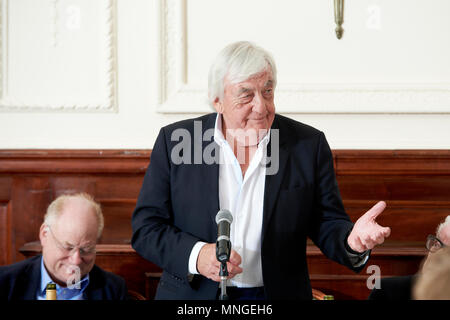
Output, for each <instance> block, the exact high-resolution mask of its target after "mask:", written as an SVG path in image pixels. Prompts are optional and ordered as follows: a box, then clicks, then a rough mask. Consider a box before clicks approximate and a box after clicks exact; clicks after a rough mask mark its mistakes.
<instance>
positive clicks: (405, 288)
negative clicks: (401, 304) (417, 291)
mask: <svg viewBox="0 0 450 320" xmlns="http://www.w3.org/2000/svg"><path fill="white" fill-rule="evenodd" d="M414 281H415V276H401V277H390V278H382V279H381V282H380V289H376V288H374V289H373V290H372V292H371V293H370V295H369V300H383V301H392V300H411V290H412V286H413V283H414Z"/></svg>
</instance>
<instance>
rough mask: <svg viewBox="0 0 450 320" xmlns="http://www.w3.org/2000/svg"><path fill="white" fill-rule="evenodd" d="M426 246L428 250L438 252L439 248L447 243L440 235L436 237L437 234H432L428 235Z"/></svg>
mask: <svg viewBox="0 0 450 320" xmlns="http://www.w3.org/2000/svg"><path fill="white" fill-rule="evenodd" d="M425 246H426V247H427V250H428V251H430V252H436V251H438V250H439V249H441V248H443V247H445V246H446V245H445V244H444V243H443V242H442V241H441V240H439V238H438V237H435V236H433V235H431V234H430V235H429V236H428V237H427V242H426V244H425Z"/></svg>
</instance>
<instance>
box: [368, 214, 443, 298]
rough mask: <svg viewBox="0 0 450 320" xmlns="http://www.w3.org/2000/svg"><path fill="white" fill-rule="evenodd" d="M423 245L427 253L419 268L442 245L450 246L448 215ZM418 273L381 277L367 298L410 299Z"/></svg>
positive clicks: (422, 268)
mask: <svg viewBox="0 0 450 320" xmlns="http://www.w3.org/2000/svg"><path fill="white" fill-rule="evenodd" d="M425 246H426V248H427V250H428V255H427V256H426V257H425V259H424V260H423V262H422V267H421V270H420V271H419V273H420V272H422V270H424V266H425V265H426V264H427V261H428V260H429V259H430V257H432V255H433V254H434V253H435V252H437V251H439V250H440V249H441V248H443V247H449V246H450V216H447V217H446V218H445V220H444V222H442V223H441V224H439V226H438V227H437V229H436V236H434V235H429V236H428V237H427V241H426V243H425ZM417 277H418V274H415V275H410V276H401V277H390V278H383V279H381V283H380V288H374V289H373V290H372V292H371V293H370V295H369V300H411V299H412V288H413V286H414V283H415V281H416V279H417Z"/></svg>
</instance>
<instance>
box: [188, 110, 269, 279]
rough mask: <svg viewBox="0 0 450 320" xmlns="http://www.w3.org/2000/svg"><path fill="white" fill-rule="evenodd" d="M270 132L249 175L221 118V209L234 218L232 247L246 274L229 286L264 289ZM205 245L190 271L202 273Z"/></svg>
mask: <svg viewBox="0 0 450 320" xmlns="http://www.w3.org/2000/svg"><path fill="white" fill-rule="evenodd" d="M269 139H270V130H269V132H268V133H267V134H266V136H265V137H264V138H263V139H262V140H261V141H260V143H259V144H258V148H257V150H256V152H255V153H254V155H253V158H252V160H251V161H250V164H249V166H248V169H247V171H246V172H245V176H244V177H243V176H242V171H241V167H240V164H239V162H238V160H237V158H236V156H235V155H234V153H233V150H232V149H231V147H230V145H229V144H228V142H227V141H226V140H225V138H224V135H223V133H222V116H221V115H220V114H218V115H217V118H216V124H215V128H214V141H215V142H216V143H217V144H218V145H219V150H220V151H219V152H220V156H219V159H220V163H219V206H220V209H227V210H229V211H230V212H231V214H232V215H233V222H232V223H231V228H230V240H231V248H232V249H233V250H235V251H237V252H238V253H239V255H240V256H241V258H242V263H241V265H240V267H241V268H242V270H243V271H242V273H240V274H238V275H236V276H235V277H234V278H232V279H229V280H228V285H229V286H236V287H242V288H243V287H260V286H263V285H264V283H263V279H262V267H261V229H262V220H263V205H264V187H265V181H266V166H265V165H263V164H264V163H265V161H262V160H263V159H265V157H266V155H267V144H268V143H269ZM205 244H206V243H205V242H197V243H196V244H195V246H194V248H193V249H192V251H191V255H190V257H189V272H190V273H192V274H198V271H197V257H198V254H199V252H200V249H201V248H202V247H203V245H205Z"/></svg>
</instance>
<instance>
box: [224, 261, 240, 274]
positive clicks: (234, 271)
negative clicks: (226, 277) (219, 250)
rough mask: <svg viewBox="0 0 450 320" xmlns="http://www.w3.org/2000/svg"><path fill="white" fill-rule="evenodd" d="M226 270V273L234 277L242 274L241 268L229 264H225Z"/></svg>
mask: <svg viewBox="0 0 450 320" xmlns="http://www.w3.org/2000/svg"><path fill="white" fill-rule="evenodd" d="M227 269H228V273H231V274H234V275H236V274H239V273H242V271H243V270H242V268H241V267H239V266H237V265H234V264H231V263H229V262H228V263H227Z"/></svg>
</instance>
